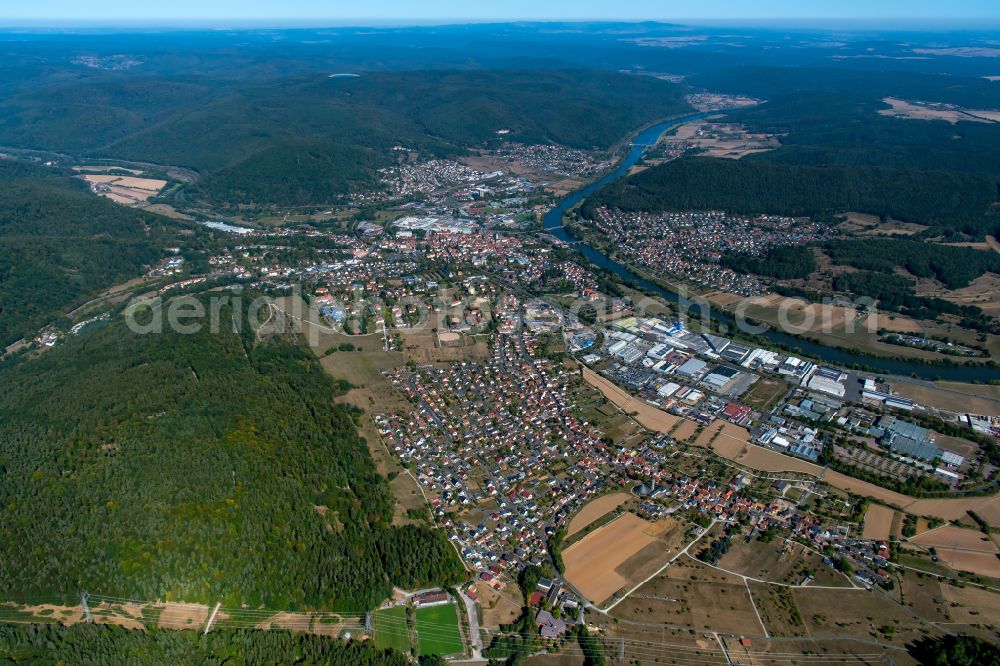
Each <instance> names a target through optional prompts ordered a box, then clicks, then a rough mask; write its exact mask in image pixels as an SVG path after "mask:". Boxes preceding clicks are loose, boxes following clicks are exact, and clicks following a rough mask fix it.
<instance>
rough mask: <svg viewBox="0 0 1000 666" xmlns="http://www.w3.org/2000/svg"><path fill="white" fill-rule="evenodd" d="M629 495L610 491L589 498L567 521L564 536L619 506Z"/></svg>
mask: <svg viewBox="0 0 1000 666" xmlns="http://www.w3.org/2000/svg"><path fill="white" fill-rule="evenodd" d="M631 497H632V496H631V495H629V494H628V493H611V494H610V495H602V496H601V497H598V498H597V499H594V500H591V501H590V502H588V503H587V504H585V505H584V506H583V508H582V509H580V510H579V511H578V512H577V514H576V515H575V516H573V519H572V520H570V521H569V525H568V526H567V527H566V536H568V537H569V536H573V535H574V534H576V533H577V532H579V531H580V530H582V529H584V528H586V527H587V526H588V525H590V524H591V523H593V522H594V521H596V520H598V519H600V518H603V517H604V516H606V515H607V514H609V513H611V512H612V511H614V510H615V509H617V508H618V507H620V506H621V505H622V504H624V503H625V502H627V501H628V500H629V498H631Z"/></svg>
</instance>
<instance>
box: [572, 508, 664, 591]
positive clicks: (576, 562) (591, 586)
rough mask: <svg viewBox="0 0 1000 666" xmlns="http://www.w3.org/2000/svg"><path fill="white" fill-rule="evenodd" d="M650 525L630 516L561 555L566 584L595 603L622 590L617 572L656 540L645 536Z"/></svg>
mask: <svg viewBox="0 0 1000 666" xmlns="http://www.w3.org/2000/svg"><path fill="white" fill-rule="evenodd" d="M651 525H652V523H650V522H649V521H647V520H643V519H642V518H640V517H639V516H637V515H635V514H633V513H626V514H624V515H622V516H621V517H619V518H618V519H617V520H615V521H614V522H611V523H609V524H607V525H605V526H604V527H602V528H600V529H598V530H596V531H594V532H592V533H591V534H588V535H587V536H585V537H584V538H583V539H581V540H580V541H578V542H577V543H575V544H573V545H572V546H570V547H569V548H567V549H566V551H564V552H563V562H564V563H565V564H566V580H568V581H569V582H570V583H572V584H573V586H574V587H575V588H576V589H578V590H579V591H580V592H581V593H583V595H584V596H586V597H587V598H588V599H590V600H591V601H593V602H595V603H599V602H601V601H604V600H605V599H607V598H609V597H610V596H611V595H613V594H614V593H615V592H617V591H618V590H620V589H621V588H623V587H625V585H626V583H627V582H628V581H626V580H625V578H624V577H623V576H621V574H619V573H618V572H617V571H616V569H617V568H618V567H619V566H621V565H622V564H624V563H625V561H626V560H627V559H628V558H630V557H631V556H633V555H635V554H636V553H638V552H639V551H640V550H642V549H643V548H645V547H646V546H648V545H649V544H651V543H653V542H654V541H655V540H656V539H655V537H651V536H649V535H648V534H646V530H647V529H649V527H650V526H651Z"/></svg>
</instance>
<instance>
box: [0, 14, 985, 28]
mask: <svg viewBox="0 0 1000 666" xmlns="http://www.w3.org/2000/svg"><path fill="white" fill-rule="evenodd" d="M984 22H987V24H984ZM536 23H541V24H546V23H550V24H558V23H569V24H607V23H630V24H636V25H638V24H643V23H655V24H659V25H664V26H669V25H676V26H686V27H712V26H738V25H756V26H762V27H767V26H770V27H785V28H794V27H809V28H818V27H826V28H829V29H837V30H843V29H845V28H850V27H852V26H856V27H865V28H869V29H870V28H875V27H878V28H879V29H881V30H883V31H886V32H899V31H904V30H906V29H908V28H913V27H924V28H930V27H933V28H935V29H934V30H933V31H934V32H940V31H947V30H953V29H968V28H976V29H978V30H990V29H995V28H998V27H1000V16H969V17H959V18H954V19H945V20H942V19H941V18H938V17H910V18H905V19H901V18H899V17H897V16H882V17H872V16H865V17H860V16H857V17H806V16H786V17H733V18H707V17H700V18H699V17H674V18H664V17H658V18H636V17H631V18H621V17H620V18H614V17H547V18H542V17H534V18H510V17H507V18H501V17H497V18H484V17H451V18H410V17H399V18H395V17H394V18H384V17H383V18H376V17H372V18H361V17H358V18H349V19H331V18H323V17H317V18H309V17H297V18H249V19H238V18H232V17H229V18H226V17H216V18H143V19H138V18H136V19H128V18H126V19H103V18H102V19H65V20H60V19H55V20H53V19H47V18H23V19H5V18H2V17H0V31H3V30H12V29H26V28H35V29H48V30H72V29H75V28H78V29H86V30H100V29H120V28H132V29H135V28H140V29H149V30H157V29H160V30H163V29H191V28H201V29H209V30H234V29H241V28H243V29H245V28H256V29H274V30H281V29H296V28H298V29H304V28H312V29H323V28H371V27H396V28H405V27H451V26H463V25H491V24H499V25H504V24H507V25H517V24H536ZM887 23H891V25H886V24H887Z"/></svg>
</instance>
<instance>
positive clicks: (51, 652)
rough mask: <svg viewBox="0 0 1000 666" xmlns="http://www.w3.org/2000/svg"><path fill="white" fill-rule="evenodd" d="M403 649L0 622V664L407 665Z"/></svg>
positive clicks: (285, 635) (220, 633)
mask: <svg viewBox="0 0 1000 666" xmlns="http://www.w3.org/2000/svg"><path fill="white" fill-rule="evenodd" d="M408 663H409V662H408V661H407V658H406V657H405V656H404V655H403V654H401V653H399V652H391V651H382V650H376V649H374V648H372V647H371V646H369V645H362V644H360V643H357V642H352V643H346V644H345V643H342V642H341V641H339V640H333V639H330V638H322V637H319V636H312V635H309V634H301V633H291V632H288V631H280V630H273V631H254V630H237V631H233V630H216V631H213V632H211V633H209V634H207V635H202V634H201V633H200V632H196V631H165V630H150V631H136V630H134V629H123V628H121V627H117V626H112V625H95V624H77V625H74V626H72V627H64V626H61V625H58V624H43V625H0V664H3V665H5V666H6V665H8V664H10V665H13V664H32V665H43V666H47V665H51V666H57V665H60V664H76V665H78V666H91V665H93V666H98V665H99V666H118V665H121V666H124V665H126V664H143V665H144V666H177V665H178V664H184V665H185V666H187V665H191V666H198V665H204V666H217V665H219V664H226V665H227V666H244V665H250V664H300V665H301V666H406V665H407V664H408Z"/></svg>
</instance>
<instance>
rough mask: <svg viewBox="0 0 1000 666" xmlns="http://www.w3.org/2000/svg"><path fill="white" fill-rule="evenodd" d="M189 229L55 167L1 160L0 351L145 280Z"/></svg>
mask: <svg viewBox="0 0 1000 666" xmlns="http://www.w3.org/2000/svg"><path fill="white" fill-rule="evenodd" d="M183 227H184V225H183V224H182V223H178V222H175V221H172V220H168V219H167V218H164V217H160V216H158V215H152V214H148V213H142V212H139V211H135V210H132V209H130V208H125V207H123V206H119V205H116V204H114V203H111V202H110V201H108V200H107V199H102V198H100V197H97V196H95V195H93V194H92V193H90V192H89V191H88V190H87V188H86V186H85V185H84V184H83V183H81V182H79V181H77V180H74V179H72V178H70V176H69V174H66V173H63V172H61V171H58V170H56V169H51V168H47V167H40V166H36V165H34V164H29V163H25V162H17V161H13V160H6V159H0V346H6V345H8V344H10V343H11V342H14V341H15V340H18V339H19V338H21V337H22V336H25V335H33V334H35V333H37V331H38V328H39V327H40V326H43V325H45V324H47V323H49V322H51V321H52V320H53V319H55V318H58V317H60V316H61V315H62V314H63V313H64V312H65V311H66V310H67V309H70V308H72V307H73V306H75V305H79V304H81V303H83V302H84V301H86V300H87V299H88V298H90V297H91V296H93V295H95V294H96V293H97V292H99V291H101V290H104V289H107V288H108V287H111V286H113V285H115V284H119V283H121V282H124V281H127V280H129V279H131V278H134V277H136V276H139V275H141V274H142V273H143V272H144V270H145V268H146V267H147V266H149V265H151V264H153V263H155V262H156V261H158V260H159V259H160V258H161V257H162V256H163V254H164V248H165V247H169V246H172V245H176V244H177V242H178V238H177V232H178V230H179V229H181V228H183Z"/></svg>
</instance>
